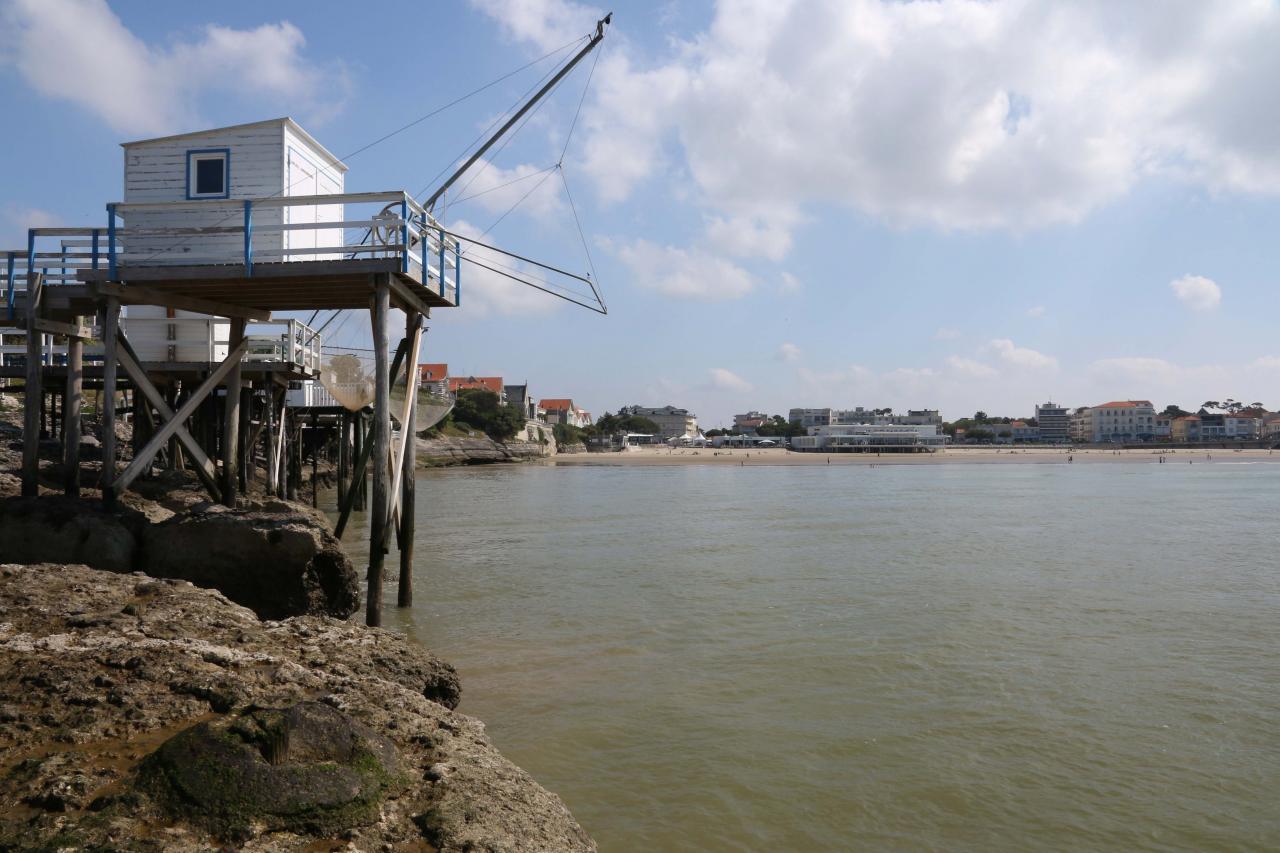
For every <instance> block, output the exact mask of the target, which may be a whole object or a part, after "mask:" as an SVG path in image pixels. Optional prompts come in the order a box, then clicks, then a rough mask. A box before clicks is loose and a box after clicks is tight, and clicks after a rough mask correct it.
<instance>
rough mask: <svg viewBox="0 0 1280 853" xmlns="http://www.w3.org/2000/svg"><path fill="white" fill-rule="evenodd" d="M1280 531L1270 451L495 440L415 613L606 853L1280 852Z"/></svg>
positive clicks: (429, 476)
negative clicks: (976, 461)
mask: <svg viewBox="0 0 1280 853" xmlns="http://www.w3.org/2000/svg"><path fill="white" fill-rule="evenodd" d="M362 525H363V519H360V518H357V523H356V526H355V527H354V528H353V530H352V531H351V532H350V533H348V534H347V536H346V540H347V542H348V544H349V548H350V550H351V552H352V554H353V558H354V559H355V560H356V562H357V565H358V567H359V568H360V571H361V573H362V574H363V567H364V562H365V558H366V557H365V555H366V554H367V544H366V543H365V541H364V540H365V537H366V535H367V534H366V531H365V530H364V528H363V526H362ZM1277 534H1280V466H1276V465H1268V464H1265V463H1255V464H1247V463H1246V464H1234V463H1232V462H1229V461H1224V462H1221V463H1218V462H1214V463H1211V464H1196V465H1180V464H1173V465H1153V464H1148V463H1141V464H1127V463H1109V464H1105V465H1101V464H1100V465H1072V466H1068V465H1030V464H1028V465H1018V464H1002V465H972V464H967V465H947V464H930V465H922V466H905V465H901V466H896V465H878V466H876V467H874V468H872V467H869V466H832V467H826V466H814V467H808V466H778V467H764V466H761V467H754V468H753V467H742V468H739V467H718V466H697V465H690V466H671V467H642V466H630V467H596V466H590V467H588V466H583V467H552V466H540V465H504V466H488V467H472V468H465V469H453V470H443V471H433V472H424V473H422V474H421V475H420V477H419V479H418V481H417V533H416V546H415V547H416V564H415V568H414V583H415V591H416V599H415V602H414V606H413V607H412V608H410V609H405V610H400V609H397V608H396V606H395V603H396V602H395V597H396V585H395V573H396V566H397V565H398V562H397V559H396V554H395V552H394V549H393V551H392V554H391V555H390V556H389V558H388V578H387V585H386V588H385V596H384V599H385V603H384V607H385V615H384V621H385V624H386V626H387V627H390V628H392V629H394V630H399V631H403V632H405V633H407V634H408V635H410V636H411V637H413V638H414V639H416V640H418V641H420V642H421V643H423V644H424V645H426V646H428V647H430V648H431V649H432V650H433V651H434V652H435V653H437V654H438V655H439V656H441V657H443V658H444V659H446V660H448V661H450V662H452V663H453V664H454V665H455V666H456V667H457V668H458V670H459V673H460V675H461V678H462V683H463V700H462V705H461V706H460V708H459V711H461V712H464V713H466V714H469V715H472V716H475V717H478V718H480V719H482V720H484V721H485V723H486V724H487V728H488V732H489V735H490V736H491V738H492V739H493V741H494V742H495V744H496V745H497V746H498V747H499V749H501V750H502V752H503V753H504V754H505V755H506V756H507V757H508V758H510V759H511V760H512V761H514V762H515V763H516V764H518V765H520V766H521V767H523V768H524V769H526V770H527V771H529V772H530V773H531V774H532V775H533V776H534V777H535V778H536V779H537V780H538V781H539V782H540V783H541V784H542V785H543V786H544V787H546V788H548V789H549V790H551V791H554V792H555V793H557V794H559V795H560V797H561V798H562V799H563V800H564V802H565V803H566V805H568V807H569V809H570V810H571V811H572V812H573V814H574V815H575V817H576V818H577V819H578V820H579V822H580V823H581V824H582V825H583V827H584V828H585V829H586V831H587V832H588V833H589V834H590V835H591V836H592V837H593V838H595V839H596V841H597V842H598V843H599V845H600V849H601V850H602V851H792V850H794V851H821V850H892V851H897V850H901V851H921V850H924V851H928V850H939V851H942V850H945V851H1005V850H1007V851H1023V850H1063V851H1067V850H1071V851H1076V850H1090V851H1142V850H1151V851H1167V850H1195V851H1218V850H1221V851H1239V850H1277V849H1280V548H1278V544H1280V536H1278V535H1277Z"/></svg>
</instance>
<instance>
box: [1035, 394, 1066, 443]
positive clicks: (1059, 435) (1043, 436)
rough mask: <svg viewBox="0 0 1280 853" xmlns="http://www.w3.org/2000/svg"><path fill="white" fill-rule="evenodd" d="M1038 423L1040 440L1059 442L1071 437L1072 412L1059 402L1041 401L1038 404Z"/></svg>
mask: <svg viewBox="0 0 1280 853" xmlns="http://www.w3.org/2000/svg"><path fill="white" fill-rule="evenodd" d="M1036 423H1037V424H1039V425H1040V440H1041V441H1044V442H1052V443H1059V442H1065V441H1067V440H1069V439H1070V438H1071V414H1070V412H1069V411H1068V410H1067V408H1066V407H1065V406H1059V405H1058V404H1057V403H1054V402H1048V403H1041V404H1040V405H1038V406H1036Z"/></svg>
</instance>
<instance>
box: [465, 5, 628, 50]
mask: <svg viewBox="0 0 1280 853" xmlns="http://www.w3.org/2000/svg"><path fill="white" fill-rule="evenodd" d="M471 5H472V6H474V7H476V8H477V9H479V10H480V11H482V12H484V13H485V14H486V15H488V16H489V17H491V18H493V19H494V20H495V21H497V23H498V24H499V26H501V27H502V30H503V32H504V33H505V34H506V35H507V37H508V38H512V39H516V40H520V41H528V42H532V43H533V44H535V45H536V46H537V47H538V49H539V50H543V51H550V50H555V49H556V48H558V47H560V46H561V45H564V44H566V43H568V42H569V41H571V40H573V39H575V38H577V37H579V36H582V35H586V34H587V32H588V31H590V30H591V29H592V28H593V27H594V26H595V23H596V21H598V20H599V19H600V18H603V17H604V13H603V12H602V11H600V10H599V9H596V8H594V7H592V6H584V5H582V4H581V3H573V2H570V0H471Z"/></svg>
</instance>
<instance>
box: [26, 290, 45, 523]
mask: <svg viewBox="0 0 1280 853" xmlns="http://www.w3.org/2000/svg"><path fill="white" fill-rule="evenodd" d="M43 290H44V276H43V275H41V274H40V273H31V274H30V275H29V276H28V278H27V387H26V397H25V401H26V409H25V410H24V412H23V420H22V495H23V497H29V498H33V497H36V496H37V495H38V494H39V493H40V415H41V414H42V412H43V409H44V389H43V388H42V387H41V385H40V382H41V379H42V371H41V370H40V363H41V361H42V360H43V359H42V358H41V352H40V339H41V338H42V337H43V335H41V334H40V332H39V331H37V330H36V319H37V318H38V317H39V316H40V297H41V296H42V292H43Z"/></svg>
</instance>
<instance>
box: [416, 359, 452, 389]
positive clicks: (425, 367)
mask: <svg viewBox="0 0 1280 853" xmlns="http://www.w3.org/2000/svg"><path fill="white" fill-rule="evenodd" d="M418 377H419V381H420V382H421V383H422V388H423V390H425V391H428V392H430V393H432V394H435V395H436V396H437V397H443V396H444V395H445V394H446V393H448V391H449V365H447V364H419V365H418Z"/></svg>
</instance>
